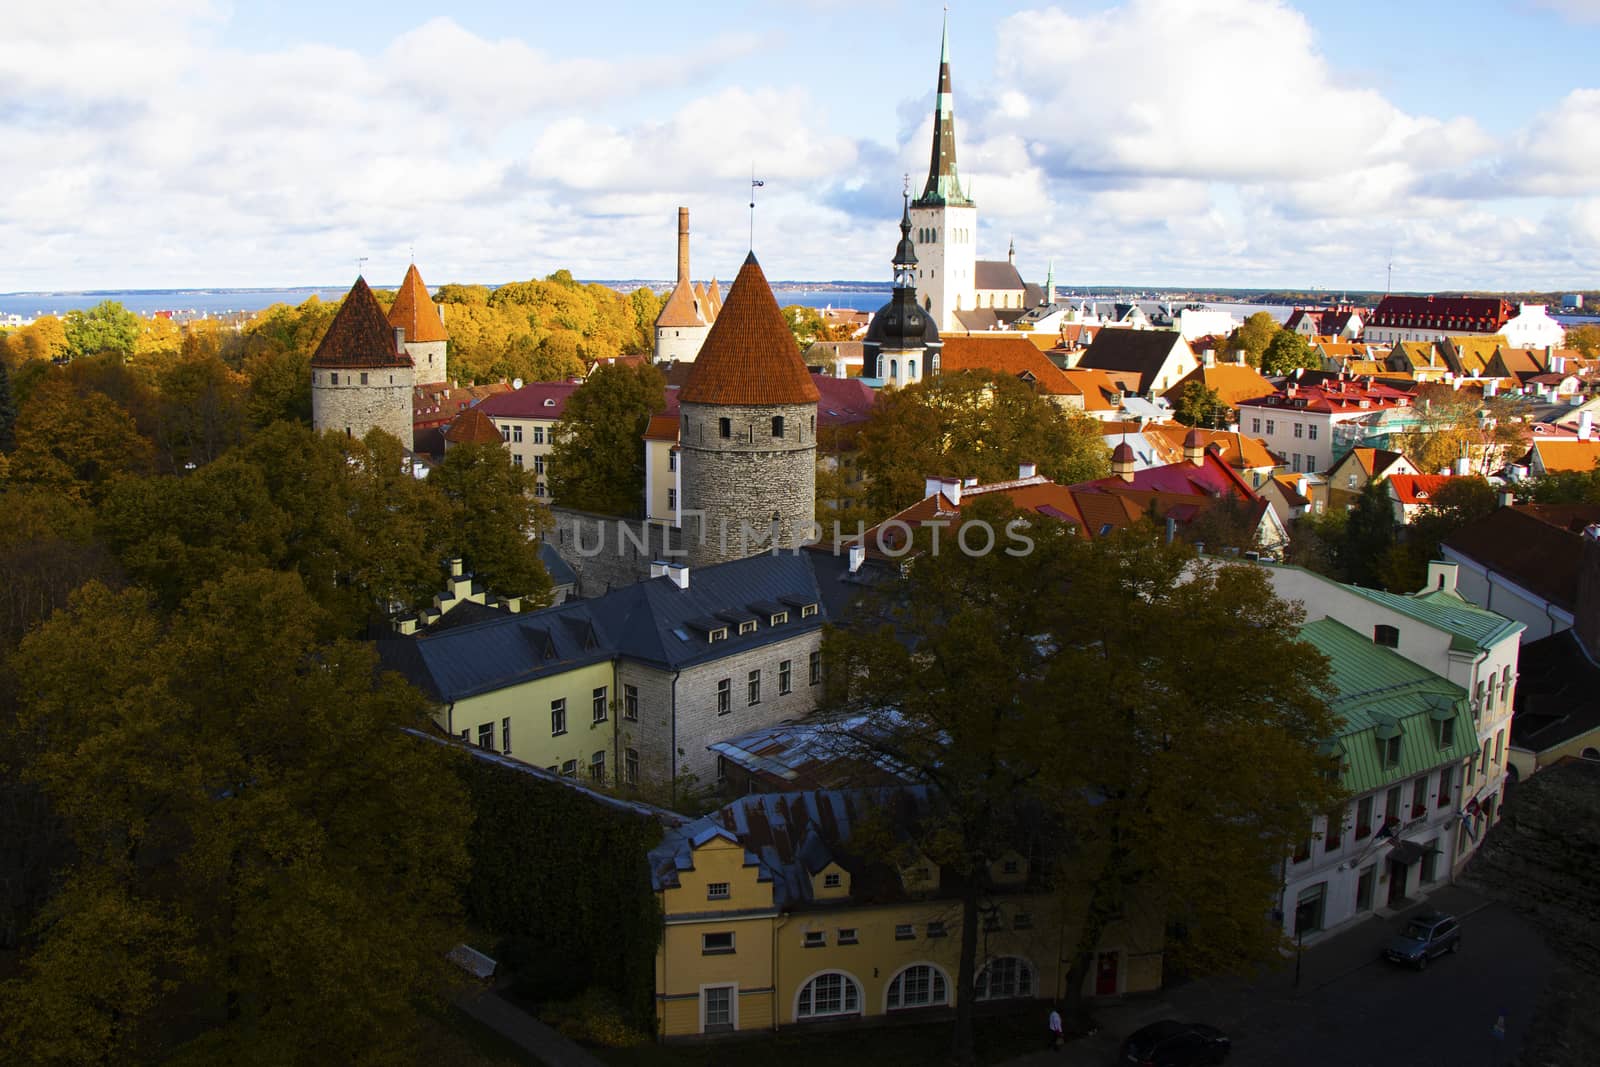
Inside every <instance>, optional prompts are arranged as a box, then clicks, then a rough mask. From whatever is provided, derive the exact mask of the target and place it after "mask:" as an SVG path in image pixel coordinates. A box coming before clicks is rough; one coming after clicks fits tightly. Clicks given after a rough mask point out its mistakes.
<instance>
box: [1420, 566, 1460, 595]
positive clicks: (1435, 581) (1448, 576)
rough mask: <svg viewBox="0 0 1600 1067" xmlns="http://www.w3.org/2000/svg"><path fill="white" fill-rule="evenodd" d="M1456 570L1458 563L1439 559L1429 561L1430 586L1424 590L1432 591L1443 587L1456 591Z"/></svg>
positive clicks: (1446, 589) (1447, 590)
mask: <svg viewBox="0 0 1600 1067" xmlns="http://www.w3.org/2000/svg"><path fill="white" fill-rule="evenodd" d="M1456 570H1457V568H1456V564H1454V563H1445V562H1444V561H1442V560H1437V559H1436V560H1431V561H1430V562H1429V563H1428V586H1427V588H1426V589H1424V590H1423V592H1425V593H1431V592H1433V591H1434V590H1436V589H1443V590H1444V591H1446V592H1449V593H1454V592H1455V591H1456Z"/></svg>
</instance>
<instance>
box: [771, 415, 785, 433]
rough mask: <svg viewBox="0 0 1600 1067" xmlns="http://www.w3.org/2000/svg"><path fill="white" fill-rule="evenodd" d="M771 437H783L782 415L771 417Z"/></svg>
mask: <svg viewBox="0 0 1600 1067" xmlns="http://www.w3.org/2000/svg"><path fill="white" fill-rule="evenodd" d="M772 436H774V437H782V436H783V416H782V415H774V416H772Z"/></svg>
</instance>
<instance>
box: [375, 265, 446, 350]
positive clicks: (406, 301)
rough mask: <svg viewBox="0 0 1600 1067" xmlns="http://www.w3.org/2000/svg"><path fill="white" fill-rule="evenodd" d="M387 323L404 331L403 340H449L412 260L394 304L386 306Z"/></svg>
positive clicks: (436, 309) (435, 305) (437, 310)
mask: <svg viewBox="0 0 1600 1067" xmlns="http://www.w3.org/2000/svg"><path fill="white" fill-rule="evenodd" d="M389 325H390V326H398V327H400V328H401V329H403V330H405V332H406V340H407V341H411V342H413V343H416V342H420V341H448V340H450V335H449V334H448V333H446V332H445V329H444V320H443V319H441V318H440V317H439V306H438V305H437V304H435V303H434V302H433V297H431V296H429V295H428V287H427V286H426V285H423V284H422V275H420V274H418V273H417V265H416V264H415V263H413V264H411V266H409V267H407V268H406V280H405V281H403V282H401V283H400V291H399V292H398V293H396V294H395V297H394V307H392V308H390V309H389Z"/></svg>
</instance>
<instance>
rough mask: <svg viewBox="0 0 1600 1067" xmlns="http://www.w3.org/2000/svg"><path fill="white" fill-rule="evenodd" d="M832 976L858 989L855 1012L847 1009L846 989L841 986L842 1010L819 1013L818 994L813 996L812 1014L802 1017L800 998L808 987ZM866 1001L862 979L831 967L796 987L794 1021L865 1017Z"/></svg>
mask: <svg viewBox="0 0 1600 1067" xmlns="http://www.w3.org/2000/svg"><path fill="white" fill-rule="evenodd" d="M830 974H836V975H838V976H839V977H840V978H843V979H844V980H845V981H846V982H849V983H852V984H853V985H854V986H855V989H856V1006H855V1010H853V1011H851V1010H848V1009H846V1008H845V1003H846V997H845V987H843V986H841V987H840V989H839V1009H840V1010H838V1011H824V1012H819V1011H817V1010H816V1007H817V998H816V994H815V993H813V994H812V996H811V1009H812V1010H811V1012H810V1013H809V1014H807V1015H801V1014H800V996H801V994H803V993H804V992H805V991H806V988H807V987H808V986H810V985H811V983H812V982H815V981H816V980H817V979H818V978H822V977H823V976H825V975H830ZM865 999H866V993H865V991H864V987H863V986H862V984H861V979H859V978H857V977H856V976H855V975H853V974H851V973H850V972H849V971H845V970H841V969H839V968H838V967H829V968H827V969H826V970H821V971H818V972H816V973H815V974H812V975H810V976H808V977H807V978H806V980H805V981H803V982H801V983H800V984H799V985H798V986H796V987H795V990H794V1004H793V1005H792V1009H791V1010H792V1018H794V1020H795V1021H796V1022H802V1021H805V1020H808V1019H848V1018H850V1017H851V1016H854V1015H864V1014H866V1008H865V1005H864V1003H863V1001H864V1000H865Z"/></svg>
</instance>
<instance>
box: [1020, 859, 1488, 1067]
mask: <svg viewBox="0 0 1600 1067" xmlns="http://www.w3.org/2000/svg"><path fill="white" fill-rule="evenodd" d="M1485 906H1487V902H1486V901H1484V900H1483V899H1482V898H1480V897H1478V896H1477V895H1476V894H1474V893H1471V892H1469V891H1468V890H1466V889H1463V888H1461V887H1460V886H1454V885H1447V886H1441V887H1440V888H1439V889H1436V890H1434V891H1433V892H1432V893H1430V894H1429V895H1428V897H1427V898H1426V899H1424V900H1420V901H1417V902H1415V903H1414V904H1412V905H1411V906H1410V907H1408V908H1406V909H1405V910H1404V911H1403V912H1399V913H1390V914H1391V916H1392V917H1387V918H1386V917H1382V916H1373V917H1371V918H1368V919H1364V920H1361V921H1359V922H1355V923H1351V924H1350V925H1348V926H1346V927H1345V928H1344V929H1343V930H1341V931H1340V932H1339V933H1337V934H1334V935H1331V936H1329V937H1328V938H1327V939H1326V940H1323V941H1320V942H1318V943H1317V944H1315V945H1308V946H1306V948H1305V951H1304V952H1303V953H1302V954H1301V957H1300V961H1299V963H1300V976H1299V984H1298V985H1297V984H1296V982H1295V959H1294V957H1293V955H1292V954H1291V956H1290V958H1289V959H1288V960H1287V961H1286V962H1285V963H1284V964H1283V965H1282V966H1280V967H1275V968H1272V969H1270V970H1263V971H1261V972H1260V973H1258V974H1257V975H1256V976H1254V977H1247V978H1205V979H1199V980H1193V981H1190V980H1183V981H1180V982H1179V983H1177V984H1175V985H1173V986H1170V987H1168V988H1166V989H1163V990H1161V991H1160V992H1158V993H1143V994H1137V995H1134V996H1129V997H1122V998H1119V999H1116V1000H1097V1001H1093V1002H1092V1004H1091V1006H1092V1010H1093V1011H1094V1014H1095V1018H1096V1019H1097V1021H1098V1022H1099V1025H1100V1030H1099V1032H1098V1033H1096V1034H1094V1035H1093V1036H1091V1037H1085V1038H1079V1039H1078V1040H1076V1041H1071V1042H1069V1043H1068V1044H1067V1046H1066V1047H1065V1048H1064V1049H1062V1050H1061V1051H1060V1052H1050V1051H1041V1052H1036V1053H1031V1054H1029V1055H1027V1056H1021V1057H1018V1058H1017V1059H1014V1060H1010V1061H1008V1062H1007V1063H1006V1065H1005V1067H1106V1065H1108V1064H1112V1063H1115V1062H1116V1057H1117V1053H1118V1051H1119V1049H1120V1048H1121V1045H1122V1041H1123V1039H1124V1038H1126V1037H1127V1036H1128V1035H1129V1034H1131V1033H1133V1032H1134V1031H1135V1030H1137V1029H1139V1028H1140V1027H1141V1026H1144V1025H1146V1024H1147V1023H1152V1022H1155V1021H1156V1020H1157V1019H1179V1020H1182V1021H1184V1022H1205V1023H1211V1024H1212V1025H1215V1026H1219V1027H1221V1028H1222V1029H1223V1030H1224V1031H1231V1030H1232V1029H1233V1028H1234V1027H1236V1026H1237V1024H1238V1023H1239V1021H1240V1020H1242V1019H1244V1018H1246V1017H1247V1016H1249V1015H1250V1014H1251V1013H1253V1012H1255V1011H1258V1010H1260V1008H1261V1007H1262V1006H1263V1004H1264V1003H1266V1002H1268V1001H1271V1000H1298V999H1300V998H1303V997H1311V996H1314V995H1315V994H1316V992H1317V990H1318V989H1320V988H1322V987H1323V986H1325V985H1327V984H1329V983H1330V982H1335V981H1338V980H1339V979H1340V978H1343V977H1344V976H1345V975H1347V974H1350V973H1351V972H1352V971H1356V970H1358V969H1360V968H1362V967H1364V966H1366V965H1367V964H1369V963H1371V962H1372V961H1373V960H1375V959H1377V958H1378V957H1379V955H1380V954H1381V953H1382V951H1383V946H1384V944H1385V943H1386V942H1387V941H1388V940H1389V938H1390V937H1391V936H1392V935H1393V934H1394V933H1395V931H1396V930H1398V929H1399V928H1400V926H1401V923H1402V921H1403V918H1404V917H1405V916H1409V915H1411V914H1413V913H1415V912H1421V911H1442V912H1447V913H1449V914H1452V915H1455V916H1457V917H1458V918H1463V919H1464V918H1466V917H1467V916H1469V915H1471V914H1472V913H1473V912H1476V911H1478V910H1480V909H1481V908H1483V907H1485Z"/></svg>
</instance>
